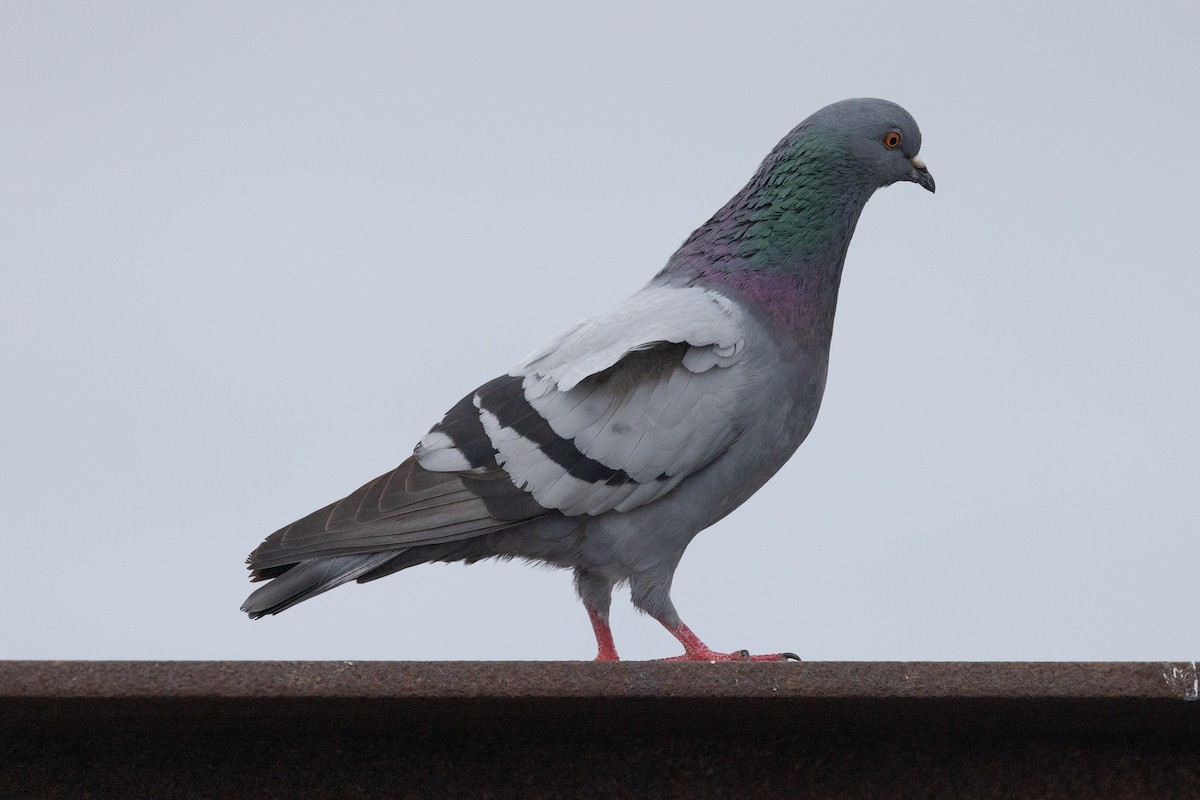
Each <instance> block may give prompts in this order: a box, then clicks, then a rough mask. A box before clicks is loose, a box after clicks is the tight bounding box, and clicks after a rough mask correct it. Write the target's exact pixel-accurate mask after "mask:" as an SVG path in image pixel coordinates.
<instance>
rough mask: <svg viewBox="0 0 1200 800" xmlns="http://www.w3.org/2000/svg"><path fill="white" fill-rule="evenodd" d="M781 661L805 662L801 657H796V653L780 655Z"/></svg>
mask: <svg viewBox="0 0 1200 800" xmlns="http://www.w3.org/2000/svg"><path fill="white" fill-rule="evenodd" d="M779 660H780V661H803V660H804V659H802V658H800V656H798V655H796V654H795V653H780V654H779Z"/></svg>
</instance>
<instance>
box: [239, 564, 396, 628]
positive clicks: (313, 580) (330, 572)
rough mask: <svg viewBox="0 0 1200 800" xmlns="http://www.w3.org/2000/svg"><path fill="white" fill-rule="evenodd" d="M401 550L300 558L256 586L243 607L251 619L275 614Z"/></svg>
mask: <svg viewBox="0 0 1200 800" xmlns="http://www.w3.org/2000/svg"><path fill="white" fill-rule="evenodd" d="M403 552H404V551H403V550H392V551H390V552H386V553H365V554H362V555H350V556H334V557H332V558H314V559H310V560H308V561H301V562H300V563H298V564H297V565H296V566H294V567H292V568H291V569H289V570H288V571H287V572H284V573H283V574H281V575H279V576H277V577H275V578H273V579H272V580H271V581H270V582H269V583H267V584H265V585H264V586H262V587H260V588H258V589H256V590H255V591H254V592H253V593H252V594H251V595H250V596H249V597H247V598H246V602H245V603H243V604H242V611H245V612H246V613H247V614H249V615H250V618H251V619H258V618H259V617H265V616H266V615H267V614H278V613H279V612H280V611H283V610H284V609H285V608H291V607H292V606H294V605H296V603H299V602H302V601H304V600H307V599H308V598H310V597H315V596H316V595H319V594H321V593H322V592H327V591H329V590H330V589H333V588H335V587H337V586H341V585H342V584H343V583H348V582H350V581H352V580H355V579H356V578H358V577H359V576H361V575H364V574H366V573H368V572H370V571H371V570H374V569H378V568H379V567H381V566H383V565H384V564H386V563H387V562H388V561H391V560H392V559H393V558H395V557H396V556H398V555H401V554H402V553H403Z"/></svg>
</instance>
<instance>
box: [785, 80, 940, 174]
mask: <svg viewBox="0 0 1200 800" xmlns="http://www.w3.org/2000/svg"><path fill="white" fill-rule="evenodd" d="M813 138H819V139H825V140H826V141H827V143H828V144H835V143H836V145H841V147H839V148H838V149H841V148H842V147H844V148H845V150H844V151H843V152H846V153H849V154H850V156H851V157H852V158H853V160H854V163H855V167H856V168H857V169H859V170H862V173H860V174H861V175H862V178H863V179H864V180H865V181H867V182H868V183H870V184H871V185H872V186H873V187H882V186H889V185H891V184H893V183H896V182H897V181H912V182H913V183H916V184H919V185H921V186H924V187H925V188H926V189H928V190H929V191H931V192H932V191H933V190H934V183H933V176H931V175H930V174H929V170H928V169H926V168H925V164H924V162H922V161H921V159H920V157H919V156H918V155H917V154H918V153H919V152H920V151H921V129H920V128H918V127H917V122H916V120H914V119H913V118H912V115H911V114H909V113H908V112H907V111H905V110H904V109H903V108H901V107H900V106H898V105H896V104H895V103H892V102H890V101H888V100H879V99H876V98H870V97H868V98H854V99H852V100H842V101H841V102H838V103H833V104H832V105H828V106H825V107H824V108H822V109H821V110H820V111H818V112H816V113H815V114H813V115H812V116H811V117H809V118H808V119H806V120H804V122H802V123H800V124H799V125H798V126H796V129H795V130H793V131H792V132H791V133H790V134H789V135H788V136H787V138H786V139H785V140H784V142H783V144H784V146H785V147H786V146H788V145H796V144H799V143H801V142H804V141H811V140H812V139H813ZM836 145H835V146H836Z"/></svg>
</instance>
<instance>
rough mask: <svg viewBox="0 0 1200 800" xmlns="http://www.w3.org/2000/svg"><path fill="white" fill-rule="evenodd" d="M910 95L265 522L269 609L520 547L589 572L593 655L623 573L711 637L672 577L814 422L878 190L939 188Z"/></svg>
mask: <svg viewBox="0 0 1200 800" xmlns="http://www.w3.org/2000/svg"><path fill="white" fill-rule="evenodd" d="M920 149H921V132H920V130H918V128H917V123H916V122H915V121H914V120H913V118H912V116H910V115H909V113H908V112H907V111H905V110H904V109H903V108H901V107H900V106H898V105H896V104H895V103H891V102H888V101H886V100H877V99H852V100H843V101H841V102H838V103H834V104H832V105H829V106H826V107H825V108H822V109H821V110H820V111H817V112H816V113H815V114H813V115H812V116H810V117H809V118H808V119H806V120H804V121H803V122H801V123H800V124H799V125H798V126H796V128H795V129H793V130H792V131H791V132H790V133H789V134H788V135H787V136H786V137H784V139H783V140H782V141H781V142H780V143H779V144H778V145H776V147H775V149H774V150H772V151H771V152H770V153H769V154H768V155H767V157H766V159H765V160H764V161H763V162H762V165H761V166H760V167H759V168H758V170H757V171H756V172H755V173H754V176H753V177H752V178H751V179H750V182H749V183H748V184H746V186H745V187H744V188H743V189H742V190H741V191H739V192H738V193H737V194H736V195H734V197H733V199H731V200H730V201H729V202H728V203H726V204H725V205H724V206H723V207H722V208H721V209H720V210H719V211H717V213H716V214H715V215H714V216H713V217H712V219H710V220H709V221H708V222H706V223H704V225H702V226H700V228H698V229H697V230H696V231H695V232H694V233H692V235H691V236H689V237H688V238H687V240H686V241H685V242H684V243H683V245H682V246H681V247H680V248H679V250H678V251H677V252H676V253H675V254H674V255H673V256H671V258H670V260H668V261H667V264H666V266H665V267H664V268H663V269H662V271H661V272H659V273H658V274H657V275H656V276H654V278H653V279H652V280H651V281H650V282H649V283H648V284H647V285H646V286H645V287H644V288H643V289H641V290H640V291H638V292H636V293H635V294H633V295H632V296H631V297H629V298H628V299H627V300H625V301H624V302H622V303H620V304H619V305H617V306H616V307H614V308H612V309H610V310H608V311H605V312H603V313H601V314H599V315H597V316H595V317H592V318H590V319H586V320H584V321H582V322H580V323H578V324H576V325H573V326H571V327H570V328H567V329H566V330H565V331H563V332H561V333H559V334H558V335H557V336H555V337H554V338H552V339H550V341H548V342H546V343H545V344H544V345H542V347H540V348H539V349H538V350H536V351H535V352H534V353H533V354H532V355H530V356H529V357H528V358H526V359H525V360H524V361H522V362H521V363H520V364H518V365H517V366H516V367H515V368H514V369H512V370H511V371H510V372H508V373H507V374H505V375H501V376H500V377H498V378H496V379H495V380H492V381H489V382H487V383H485V384H483V385H482V386H480V387H479V388H478V389H476V390H475V391H473V392H471V393H470V394H468V395H467V396H466V397H464V398H463V399H462V400H461V401H459V402H458V403H457V404H456V405H455V406H454V407H453V408H451V409H450V410H449V411H448V412H446V415H445V417H444V418H443V419H442V420H441V422H438V423H437V424H436V425H434V426H433V427H432V428H431V429H430V430H429V432H428V433H427V434H426V435H425V437H424V438H423V439H421V440H420V442H419V443H418V444H417V445H416V447H415V449H414V451H413V454H412V455H411V456H410V457H409V458H408V459H407V460H405V461H404V463H403V464H401V465H400V466H398V467H397V468H396V469H395V470H393V471H391V472H389V473H387V474H386V475H382V476H380V477H378V478H376V479H375V480H373V481H371V482H369V483H367V484H366V485H364V486H363V487H362V488H360V489H358V490H357V491H355V492H353V493H352V494H350V495H349V496H348V497H346V498H344V499H342V500H339V501H337V502H336V503H333V504H331V505H328V506H326V507H325V508H322V509H321V510H319V511H316V512H314V513H312V514H310V515H309V516H307V517H304V518H303V519H301V520H299V521H297V522H293V523H292V524H291V525H288V526H287V527H284V528H282V529H280V530H278V531H276V532H275V533H273V534H271V535H270V536H269V537H267V539H266V541H264V542H263V543H262V544H261V545H259V547H258V549H256V550H255V551H254V552H253V553H251V555H250V557H249V558H248V559H247V563H248V564H249V568H250V570H251V571H252V574H251V580H255V581H262V580H267V581H270V582H269V583H267V584H265V585H264V586H262V587H261V588H259V589H258V590H257V591H255V592H254V593H253V594H251V595H250V597H249V598H247V600H246V602H245V605H243V606H242V610H243V611H245V612H247V613H248V614H249V615H250V616H251V617H253V618H258V617H262V616H264V615H266V614H277V613H279V612H280V611H283V610H284V609H286V608H290V607H291V606H293V605H295V604H296V603H299V602H301V601H303V600H307V599H309V598H310V597H314V596H316V595H318V594H320V593H322V592H325V591H328V590H329V589H332V588H334V587H335V586H340V585H341V584H343V583H347V582H349V581H358V582H359V583H363V582H365V581H372V580H375V579H376V578H382V577H383V576H385V575H390V574H392V573H393V572H398V571H400V570H402V569H407V568H408V567H412V566H415V565H417V564H423V563H426V562H434V561H443V562H452V561H465V562H467V563H472V562H475V561H478V560H480V559H485V558H492V557H502V558H512V557H517V558H522V559H527V560H530V561H535V562H544V563H546V564H550V565H553V566H555V567H562V568H566V569H572V570H574V572H575V588H576V590H577V592H578V594H579V597H580V599H581V600H582V601H583V605H584V608H585V609H586V610H587V613H588V616H589V617H590V619H591V624H592V628H593V630H594V632H595V635H596V643H597V648H598V653H597V656H596V659H597V660H600V661H611V660H616V659H617V658H618V656H617V650H616V647H615V645H614V643H613V637H612V632H611V630H610V628H609V622H608V615H609V606H610V603H611V598H612V590H613V587H614V586H616V585H619V584H624V583H628V584H629V587H630V592H631V595H632V600H633V604H634V606H636V607H637V608H638V609H640V610H641V611H643V612H645V613H646V614H649V615H650V616H651V617H653V618H654V619H656V620H658V621H659V622H660V623H661V624H662V625H663V626H665V627H666V628H667V630H668V631H670V632H671V634H672V635H674V636H675V638H676V639H678V640H679V642H680V644H682V645H683V649H684V654H683V655H682V656H678V657H677V658H678V659H681V660H705V661H723V660H736V659H752V660H782V659H783V658H785V657H786V656H788V655H790V654H767V655H760V656H750V655H749V654H747V653H746V652H745V651H740V652H735V653H724V652H718V651H715V650H712V649H711V648H709V647H708V646H707V645H706V644H705V643H704V642H703V641H701V640H700V638H699V637H698V636H697V635H696V634H694V633H693V632H692V631H691V629H690V628H688V626H687V625H685V624H684V623H683V620H681V619H680V617H679V614H678V613H677V612H676V610H675V606H674V605H673V604H672V602H671V580H672V577H673V576H674V573H675V568H676V566H678V564H679V560H680V558H681V557H682V556H683V551H684V549H685V548H686V547H687V546H688V543H689V542H691V540H692V538H693V537H694V536H695V535H696V534H697V533H699V532H700V531H701V530H703V529H705V528H707V527H708V526H710V525H712V524H713V523H714V522H716V521H717V520H719V519H721V518H722V517H724V516H725V515H726V514H728V513H729V512H731V511H733V510H734V509H735V508H737V507H738V506H739V505H741V504H742V503H743V502H745V501H746V499H747V498H749V497H750V495H752V494H754V492H755V491H757V490H758V488H759V487H760V486H762V485H763V484H764V483H765V482H766V481H767V479H768V478H770V477H771V476H772V475H774V474H775V472H776V471H778V470H779V468H780V467H782V466H783V464H784V462H786V461H787V460H788V458H790V457H791V455H792V453H793V452H795V450H796V448H797V447H799V446H800V443H801V442H803V441H804V438H805V436H807V435H808V432H809V430H811V429H812V426H813V422H814V421H815V420H816V417H817V409H818V408H819V407H820V405H821V395H822V393H823V391H824V388H825V376H826V371H827V366H828V361H829V342H830V337H831V335H832V332H833V317H834V309H835V306H836V305H837V295H838V284H839V282H840V280H841V273H842V264H843V263H844V261H845V259H846V249H847V247H848V246H849V244H850V237H851V236H852V235H853V233H854V228H855V225H856V224H857V222H858V218H859V214H860V213H861V212H862V209H863V206H864V205H865V204H866V202H867V199H868V198H870V196H871V195H872V194H873V193H874V192H875V190H876V189H879V188H881V187H883V186H888V185H890V184H892V183H895V182H897V181H911V182H913V183H916V184H918V185H920V186H923V187H924V188H926V189H928V190H929V191H930V192H932V191H933V190H934V183H933V178H932V177H931V176H930V174H929V171H928V170H927V169H926V168H925V164H924V163H923V162H922V161H921V159H920V158H919V157H918V155H917V154H918V152H919V151H920Z"/></svg>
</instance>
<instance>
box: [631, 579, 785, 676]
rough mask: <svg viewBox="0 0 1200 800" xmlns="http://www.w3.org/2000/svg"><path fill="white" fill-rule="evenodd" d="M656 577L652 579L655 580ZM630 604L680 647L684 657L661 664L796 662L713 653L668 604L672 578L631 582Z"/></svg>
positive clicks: (777, 656)
mask: <svg viewBox="0 0 1200 800" xmlns="http://www.w3.org/2000/svg"><path fill="white" fill-rule="evenodd" d="M656 577H657V578H658V579H657V580H655V578H656ZM630 590H631V594H632V596H633V604H634V605H635V606H637V607H638V608H640V609H641V610H642V611H645V612H646V613H647V614H649V615H650V616H652V617H654V618H655V619H656V620H658V621H659V622H660V623H661V624H662V626H663V627H664V628H666V629H667V630H668V631H669V632H670V633H671V635H672V636H674V637H675V638H676V639H678V640H679V643H680V644H682V645H683V655H681V656H673V657H671V658H664V659H660V660H662V661H788V660H792V661H799V660H800V658H799V656H797V655H795V654H794V653H766V654H764V655H750V653H748V652H747V651H745V650H738V651H737V652H734V653H720V652H717V651H716V650H713V649H712V648H711V647H709V646H708V645H706V644H705V643H704V642H703V641H701V640H700V637H699V636H697V635H696V634H695V633H693V632H692V629H691V628H689V627H688V626H687V625H685V624H684V623H683V620H682V619H680V618H679V614H678V612H676V611H675V604H674V603H672V602H671V578H670V576H667V577H666V578H665V580H664V579H663V577H662V576H654V575H645V574H643V575H641V576H635V577H634V578H633V579H632V580H631V581H630Z"/></svg>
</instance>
